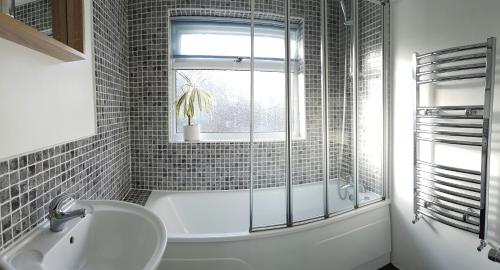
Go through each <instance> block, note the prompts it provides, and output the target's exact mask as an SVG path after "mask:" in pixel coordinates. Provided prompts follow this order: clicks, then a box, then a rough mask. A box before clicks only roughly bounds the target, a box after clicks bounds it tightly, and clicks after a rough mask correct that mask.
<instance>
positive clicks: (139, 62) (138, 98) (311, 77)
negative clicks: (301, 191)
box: [129, 0, 382, 191]
mask: <svg viewBox="0 0 500 270" xmlns="http://www.w3.org/2000/svg"><path fill="white" fill-rule="evenodd" d="M283 6H284V5H283V3H282V1H257V2H256V11H257V12H262V11H265V12H267V13H268V14H275V15H276V17H277V18H279V17H280V16H281V15H282V14H283ZM329 7H330V8H331V9H332V11H331V13H330V14H333V15H332V16H331V19H330V18H329V24H330V27H329V29H330V31H331V32H330V40H329V42H330V44H329V47H330V48H329V53H330V56H331V57H330V58H329V69H330V75H329V83H330V87H331V91H330V92H329V98H330V101H329V103H330V108H329V110H328V114H329V119H330V123H329V126H330V145H329V149H330V150H329V151H330V164H331V166H330V179H338V178H340V179H344V180H345V179H346V177H347V176H348V175H350V174H351V171H352V158H353V155H352V149H353V148H352V142H353V140H352V134H353V133H352V120H353V114H352V80H351V79H350V77H349V76H347V80H348V81H347V89H346V90H347V91H346V100H347V102H346V104H345V106H344V103H343V98H344V75H345V73H344V71H345V66H344V64H345V58H344V55H345V54H347V55H348V56H349V54H350V50H349V49H348V48H349V47H350V40H349V37H350V27H347V26H345V25H344V24H343V18H342V17H341V16H340V13H339V8H338V4H337V2H334V4H331V5H329ZM172 10H175V11H176V13H177V14H178V15H192V14H193V12H194V11H198V12H199V11H200V10H203V11H204V12H208V14H217V13H218V14H220V13H221V10H225V11H227V12H225V15H226V16H230V15H231V16H233V15H234V11H235V10H239V11H243V12H248V11H249V10H250V1H229V0H217V1H207V2H203V1H202V2H197V1H194V2H191V1H174V0H161V1H148V0H143V1H129V35H130V36H129V42H130V87H131V142H132V145H131V148H132V184H133V187H134V188H139V189H167V190H207V189H208V190H228V189H245V188H248V179H249V171H250V168H249V163H250V162H249V161H250V146H249V144H248V143H244V142H224V143H195V144H193V143H182V142H181V143H170V142H169V134H168V130H169V126H168V121H169V119H168V115H169V113H168V110H169V100H168V76H167V74H168V51H167V50H168V16H169V15H171V12H172ZM179 10H180V11H179ZM213 10H216V12H215V13H214V11H213ZM380 10H381V8H380V7H379V6H376V5H374V4H370V3H368V2H367V1H360V12H359V13H360V22H361V24H360V35H361V42H360V44H361V46H363V47H362V48H360V53H361V55H360V61H361V62H360V64H363V63H373V61H374V60H376V59H375V58H374V57H376V56H374V55H376V52H377V50H379V49H380V47H381V42H380V36H376V35H374V33H373V31H376V29H378V28H380V27H381V25H382V24H381V22H382V21H381V16H376V14H379V15H380V14H381V13H380V12H377V11H380ZM222 13H224V12H222ZM291 15H292V16H294V17H298V18H302V19H304V21H305V22H304V35H305V39H304V42H305V44H304V51H305V68H304V73H305V89H306V91H305V95H306V119H307V121H306V122H307V126H306V134H307V139H306V140H303V141H294V142H293V143H292V168H293V169H292V177H293V183H294V184H301V183H310V182H315V181H321V180H322V173H323V172H322V150H323V146H322V137H321V136H322V134H321V124H322V122H321V92H320V87H321V77H320V71H321V69H320V68H321V67H320V58H319V56H320V53H319V51H320V27H319V20H320V5H319V1H314V0H310V1H298V0H296V1H292V3H291ZM219 16H221V15H219ZM377 27H378V28H377ZM374 29H375V30H374ZM346 41H347V43H346ZM377 42H379V43H377ZM346 46H347V47H346ZM377 46H378V47H377ZM346 48H347V50H346ZM379 56H380V54H379ZM379 62H380V63H381V61H379ZM377 67H378V66H376V65H375V66H373V65H371V66H370V67H368V65H364V66H362V67H361V70H360V74H361V75H362V76H361V77H360V80H361V82H360V92H359V93H358V101H359V104H358V105H360V107H359V108H360V110H361V111H362V110H363V108H367V107H366V106H365V105H369V104H368V103H366V101H368V100H371V98H369V97H370V96H372V95H371V94H369V93H371V90H370V91H368V88H370V89H371V86H370V87H369V85H368V83H372V82H373V80H374V78H369V77H366V78H365V77H363V76H364V75H363V74H365V73H367V72H368V73H369V72H371V74H374V76H377V75H375V73H374V72H373V71H375V68H377ZM348 68H350V67H348ZM370 68H371V71H370V70H368V69H370ZM379 75H380V74H379ZM379 78H380V77H379ZM363 87H364V88H363ZM343 114H345V120H343V119H342V117H343ZM368 115H370V112H368V111H367V110H364V111H362V112H360V114H359V115H358V117H359V122H360V123H363V122H366V121H364V120H363V119H364V118H363V117H365V116H368ZM343 121H345V128H344V129H345V130H344V133H345V134H344V136H342V133H341V130H342V128H341V127H342V124H343ZM368 128H369V127H365V126H363V125H362V124H361V125H359V126H358V129H359V130H358V133H362V132H367V133H366V136H363V135H360V136H359V139H360V140H362V139H363V138H365V140H364V141H362V142H360V145H359V148H358V149H360V151H359V153H358V156H359V157H360V159H359V171H360V180H361V182H362V184H363V185H365V186H367V188H368V189H370V190H373V191H378V190H380V189H376V188H372V186H375V185H379V186H380V185H381V183H382V181H381V176H380V172H381V170H380V167H377V166H378V164H374V163H370V162H371V161H372V160H371V156H370V155H366V153H368V152H369V151H364V150H363V149H368V148H369V145H371V143H370V142H371V141H369V140H366V139H367V138H370V136H371V134H369V133H368V130H367V129H368ZM377 130H379V129H377ZM378 144H379V143H378ZM342 145H343V151H342V153H341V151H340V150H341V146H342ZM284 147H285V145H284V143H279V142H259V143H255V145H254V146H253V166H254V179H255V180H256V181H255V187H257V188H259V187H274V186H281V185H283V184H284V180H285V178H284V175H285V148H284ZM370 151H372V150H370ZM372 152H373V151H372ZM368 154H369V153H368Z"/></svg>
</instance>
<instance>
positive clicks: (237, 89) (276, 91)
mask: <svg viewBox="0 0 500 270" xmlns="http://www.w3.org/2000/svg"><path fill="white" fill-rule="evenodd" d="M179 72H182V73H183V74H184V75H186V76H188V77H189V78H191V80H193V81H194V82H195V83H196V84H197V85H198V86H199V87H200V88H202V89H204V90H206V91H208V92H210V93H211V94H212V95H213V97H214V106H213V108H212V111H211V112H210V113H201V114H198V115H197V118H196V120H195V121H196V122H197V123H199V124H200V125H201V131H202V132H205V133H238V132H239V133H241V132H244V133H248V132H250V128H249V127H250V72H249V71H232V70H179V71H178V73H177V76H176V78H177V79H176V98H177V97H178V96H179V94H180V92H181V88H182V86H183V85H184V83H185V81H184V79H183V78H182V76H180V75H179ZM284 78H285V74H283V73H281V72H255V88H254V89H255V103H254V104H255V112H256V113H255V118H254V121H255V122H254V123H255V129H254V130H255V132H266V133H267V132H284V131H285V123H286V121H285V115H286V114H285V85H284ZM185 124H186V120H185V119H183V118H178V119H177V127H176V129H177V132H182V127H183V126H184V125H185Z"/></svg>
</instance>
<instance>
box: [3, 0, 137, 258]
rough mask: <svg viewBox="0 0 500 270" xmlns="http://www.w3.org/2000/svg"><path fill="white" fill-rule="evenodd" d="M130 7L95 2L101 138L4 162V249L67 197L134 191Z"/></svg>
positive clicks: (119, 194) (100, 0)
mask: <svg viewBox="0 0 500 270" xmlns="http://www.w3.org/2000/svg"><path fill="white" fill-rule="evenodd" d="M126 8H127V5H126V3H125V1H104V0H94V2H93V9H94V14H93V20H94V30H95V32H94V46H95V63H96V70H95V73H96V89H95V90H96V104H97V135H95V136H92V137H90V138H87V139H83V140H78V141H74V142H70V143H66V144H61V145H57V146H54V147H50V148H47V149H44V150H41V151H37V152H32V153H27V154H25V155H21V156H17V157H12V158H10V159H8V160H0V204H1V205H0V216H1V226H0V235H1V237H0V250H1V249H3V248H5V247H7V246H8V245H10V244H11V243H12V242H13V241H15V240H17V239H18V238H19V237H20V236H22V235H24V234H25V233H26V232H28V231H29V230H31V229H32V228H34V227H35V226H36V225H37V224H39V223H41V222H42V221H43V220H44V219H45V217H46V216H47V213H48V212H47V207H48V203H49V202H50V200H51V199H52V198H54V197H55V196H57V195H58V194H60V193H62V192H67V193H74V194H75V197H76V198H82V199H121V198H123V197H124V196H125V194H126V193H127V192H128V190H129V189H130V141H129V114H130V110H129V92H128V41H127V16H126Z"/></svg>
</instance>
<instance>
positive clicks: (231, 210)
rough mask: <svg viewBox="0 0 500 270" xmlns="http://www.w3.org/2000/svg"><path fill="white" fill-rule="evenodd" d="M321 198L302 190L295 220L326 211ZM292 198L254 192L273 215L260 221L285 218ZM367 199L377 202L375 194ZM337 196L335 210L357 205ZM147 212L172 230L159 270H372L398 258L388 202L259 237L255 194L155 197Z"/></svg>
mask: <svg viewBox="0 0 500 270" xmlns="http://www.w3.org/2000/svg"><path fill="white" fill-rule="evenodd" d="M318 192H320V193H318ZM318 194H322V193H321V184H308V185H302V186H300V188H296V190H294V195H293V196H294V201H295V203H294V205H295V209H294V214H295V215H294V216H295V218H299V217H301V215H303V217H307V216H308V215H310V214H311V211H319V212H318V213H320V211H321V210H316V209H321V204H320V203H321V200H318V199H317V197H318ZM333 194H337V193H336V192H332V195H333ZM284 196H285V195H284V192H283V190H282V189H276V188H273V189H263V190H259V191H256V192H254V198H255V202H256V204H255V206H254V209H263V210H266V211H255V213H254V215H255V220H260V221H263V220H266V222H273V221H276V222H277V221H280V220H283V216H284V214H285V213H284V211H283V209H284V201H285V200H284ZM362 196H363V198H364V199H369V198H370V197H371V196H373V194H371V193H366V194H362ZM331 197H333V198H330V207H332V206H333V205H335V207H336V208H335V209H339V208H343V207H347V206H348V205H349V204H350V203H351V202H350V201H349V200H348V199H347V200H340V198H338V197H336V196H331ZM318 204H319V205H318ZM342 204H343V205H342ZM299 206H301V207H300V208H299ZM146 207H148V208H149V209H151V210H153V211H154V212H155V213H156V214H158V215H159V216H160V217H161V218H162V219H163V221H164V222H165V224H166V226H167V231H168V244H167V249H166V251H165V254H164V255H163V259H162V262H161V263H160V266H159V268H158V269H159V270H197V269H203V270H212V269H213V270H240V269H241V270H268V269H269V270H281V269H287V270H304V269H307V270H313V269H318V270H320V269H321V270H324V269H335V270H342V269H367V270H368V269H370V270H371V269H378V268H379V267H381V266H383V265H385V264H387V263H389V260H390V258H389V253H390V251H391V244H390V243H391V240H390V220H389V208H388V202H387V201H384V202H379V203H375V204H372V205H369V206H366V207H363V208H360V209H357V210H355V211H351V212H347V213H345V214H342V215H338V216H335V217H332V218H329V219H326V220H322V221H317V222H314V223H309V224H305V225H300V226H295V227H291V228H284V229H279V230H273V231H265V232H255V233H249V232H248V227H249V194H248V191H219V192H165V191H153V192H152V194H151V196H150V198H149V200H148V202H147V203H146ZM331 209H333V208H331ZM259 215H260V216H259Z"/></svg>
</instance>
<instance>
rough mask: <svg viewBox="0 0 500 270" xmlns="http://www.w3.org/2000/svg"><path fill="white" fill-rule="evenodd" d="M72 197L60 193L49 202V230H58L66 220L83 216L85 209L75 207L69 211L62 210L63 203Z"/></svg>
mask: <svg viewBox="0 0 500 270" xmlns="http://www.w3.org/2000/svg"><path fill="white" fill-rule="evenodd" d="M72 200H73V199H72V198H71V196H69V195H67V194H61V195H59V196H57V197H55V198H54V199H53V200H52V201H51V202H50V204H49V221H50V230H51V231H53V232H60V231H62V230H63V229H64V224H66V222H68V221H70V220H72V219H75V218H84V217H85V209H84V208H81V209H76V210H73V211H69V212H63V211H62V208H63V207H64V205H65V204H66V203H68V202H70V201H72Z"/></svg>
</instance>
